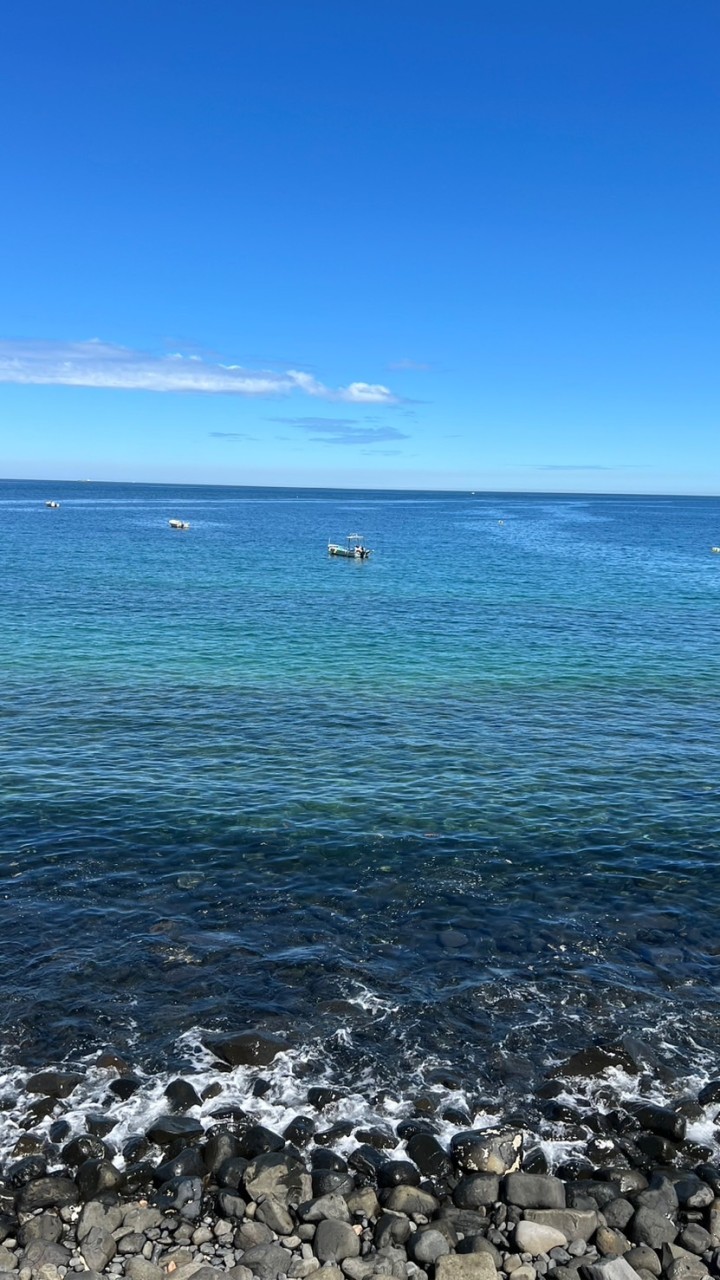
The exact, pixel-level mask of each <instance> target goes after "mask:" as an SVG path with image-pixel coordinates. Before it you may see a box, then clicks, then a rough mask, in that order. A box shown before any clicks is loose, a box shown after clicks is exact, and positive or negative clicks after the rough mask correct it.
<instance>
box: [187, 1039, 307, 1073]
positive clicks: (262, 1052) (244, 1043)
mask: <svg viewBox="0 0 720 1280" xmlns="http://www.w3.org/2000/svg"><path fill="white" fill-rule="evenodd" d="M203 1043H204V1045H205V1048H206V1049H209V1050H210V1052H211V1053H214V1054H215V1055H216V1057H218V1058H220V1059H221V1060H222V1061H223V1062H226V1063H227V1064H228V1066H231V1067H267V1066H269V1065H270V1063H271V1062H273V1061H274V1059H275V1058H276V1057H277V1055H278V1054H279V1053H284V1052H285V1051H286V1050H287V1049H289V1048H290V1045H289V1044H288V1043H287V1041H286V1040H281V1039H279V1037H278V1036H273V1035H269V1034H268V1033H267V1032H265V1031H237V1032H234V1033H232V1032H231V1033H230V1034H227V1035H211V1036H206V1037H205V1039H204V1041H203Z"/></svg>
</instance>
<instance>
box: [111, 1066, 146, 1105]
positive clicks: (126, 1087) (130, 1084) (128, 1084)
mask: <svg viewBox="0 0 720 1280" xmlns="http://www.w3.org/2000/svg"><path fill="white" fill-rule="evenodd" d="M141 1085H142V1080H141V1079H140V1076H135V1075H132V1073H130V1072H129V1073H128V1074H127V1075H125V1076H118V1078H117V1080H111V1081H110V1084H109V1085H108V1089H109V1090H110V1092H111V1093H114V1094H115V1097H116V1098H120V1099H121V1101H122V1102H127V1099H128V1098H132V1096H133V1094H134V1093H137V1091H138V1089H139V1088H140V1087H141Z"/></svg>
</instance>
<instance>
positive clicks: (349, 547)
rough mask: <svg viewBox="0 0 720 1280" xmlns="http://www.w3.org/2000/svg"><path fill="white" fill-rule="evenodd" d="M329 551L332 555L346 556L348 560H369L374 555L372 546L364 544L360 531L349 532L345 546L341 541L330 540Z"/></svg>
mask: <svg viewBox="0 0 720 1280" xmlns="http://www.w3.org/2000/svg"><path fill="white" fill-rule="evenodd" d="M328 551H329V553H330V555H331V556H345V557H346V559H348V560H367V558H368V556H370V555H372V552H371V551H370V548H369V547H366V546H364V545H363V540H362V536H361V534H359V533H349V534H348V536H347V538H346V540H345V546H343V545H342V543H339V542H328Z"/></svg>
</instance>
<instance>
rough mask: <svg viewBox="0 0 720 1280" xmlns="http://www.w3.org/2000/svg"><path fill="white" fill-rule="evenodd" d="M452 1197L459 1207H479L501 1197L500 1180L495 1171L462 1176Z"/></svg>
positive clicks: (492, 1202)
mask: <svg viewBox="0 0 720 1280" xmlns="http://www.w3.org/2000/svg"><path fill="white" fill-rule="evenodd" d="M452 1198H453V1201H454V1203H455V1204H456V1205H457V1207H458V1209H479V1208H480V1207H481V1206H485V1205H491V1204H495V1202H496V1201H497V1200H498V1199H499V1198H500V1180H499V1178H498V1177H497V1175H496V1174H493V1173H472V1174H468V1175H466V1176H465V1177H464V1178H461V1179H460V1181H459V1182H458V1184H457V1186H456V1187H455V1189H454V1191H453V1193H452Z"/></svg>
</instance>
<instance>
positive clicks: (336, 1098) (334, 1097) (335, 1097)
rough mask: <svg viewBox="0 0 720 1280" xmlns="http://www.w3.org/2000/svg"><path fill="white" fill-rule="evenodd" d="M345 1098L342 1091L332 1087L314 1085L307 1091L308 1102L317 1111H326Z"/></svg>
mask: <svg viewBox="0 0 720 1280" xmlns="http://www.w3.org/2000/svg"><path fill="white" fill-rule="evenodd" d="M344 1096H345V1095H344V1094H343V1091H342V1089H335V1088H334V1087H333V1086H332V1085H314V1086H313V1087H312V1088H311V1089H308V1091H307V1100H308V1102H309V1103H310V1106H311V1107H314V1108H315V1110H316V1111H324V1110H325V1108H326V1107H329V1106H332V1104H333V1102H340V1100H341V1098H343V1097H344Z"/></svg>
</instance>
